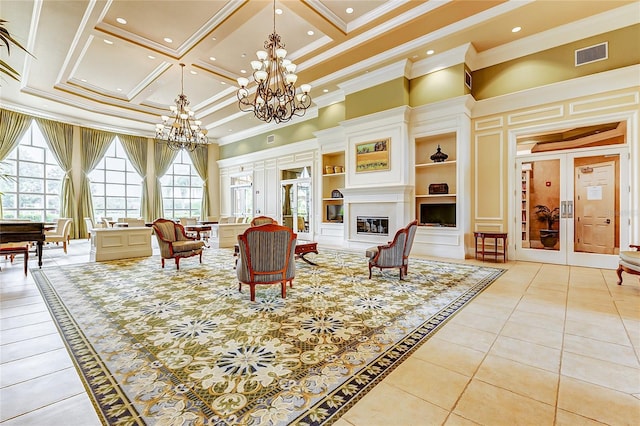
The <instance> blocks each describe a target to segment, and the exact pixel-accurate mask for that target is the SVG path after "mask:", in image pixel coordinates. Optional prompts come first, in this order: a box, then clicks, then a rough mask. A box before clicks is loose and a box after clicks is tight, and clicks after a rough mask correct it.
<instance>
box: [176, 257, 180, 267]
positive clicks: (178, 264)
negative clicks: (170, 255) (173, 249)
mask: <svg viewBox="0 0 640 426" xmlns="http://www.w3.org/2000/svg"><path fill="white" fill-rule="evenodd" d="M176 269H180V258H179V257H176Z"/></svg>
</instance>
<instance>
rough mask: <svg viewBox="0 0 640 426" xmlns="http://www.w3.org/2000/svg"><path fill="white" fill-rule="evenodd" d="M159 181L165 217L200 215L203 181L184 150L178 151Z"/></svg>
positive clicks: (176, 217)
mask: <svg viewBox="0 0 640 426" xmlns="http://www.w3.org/2000/svg"><path fill="white" fill-rule="evenodd" d="M160 183H162V202H163V206H164V217H165V218H173V219H179V218H181V217H200V208H201V206H202V184H203V182H202V179H201V178H200V176H199V175H198V172H197V171H196V168H195V167H194V166H193V162H192V161H191V158H190V157H189V154H188V153H187V152H186V151H184V150H181V151H180V152H179V153H178V155H177V156H176V159H175V160H174V161H173V164H172V165H171V167H169V170H168V171H167V173H166V174H165V175H164V176H163V177H162V178H161V179H160Z"/></svg>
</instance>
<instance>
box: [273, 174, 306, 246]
mask: <svg viewBox="0 0 640 426" xmlns="http://www.w3.org/2000/svg"><path fill="white" fill-rule="evenodd" d="M282 177H283V179H282V181H281V182H282V224H283V225H284V226H286V227H289V228H291V229H293V232H295V233H296V234H298V240H312V238H311V229H312V228H311V222H310V221H311V217H312V214H311V205H312V203H311V177H310V173H309V169H308V168H307V167H304V168H302V169H294V170H284V171H283V175H282ZM290 177H295V178H294V179H285V178H290Z"/></svg>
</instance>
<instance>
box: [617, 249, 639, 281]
mask: <svg viewBox="0 0 640 426" xmlns="http://www.w3.org/2000/svg"><path fill="white" fill-rule="evenodd" d="M629 247H631V248H632V249H635V250H625V251H621V252H620V261H619V263H618V270H617V271H616V273H617V274H618V285H622V272H623V271H624V272H626V273H628V274H633V275H640V251H639V250H640V246H638V245H634V244H631V245H630V246H629Z"/></svg>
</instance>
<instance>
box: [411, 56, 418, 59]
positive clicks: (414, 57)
mask: <svg viewBox="0 0 640 426" xmlns="http://www.w3.org/2000/svg"><path fill="white" fill-rule="evenodd" d="M418 58H419V56H418V55H413V56H412V57H411V59H418Z"/></svg>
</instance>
